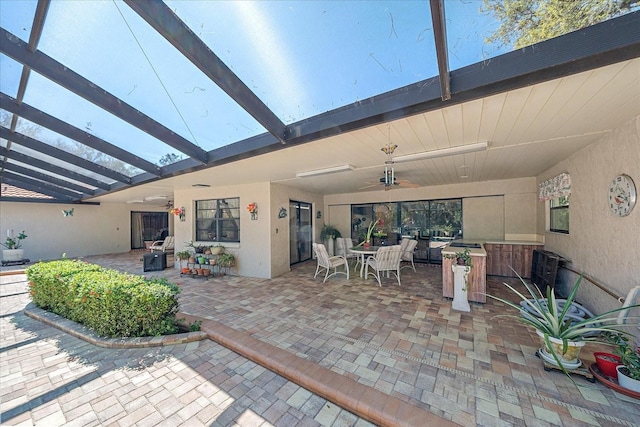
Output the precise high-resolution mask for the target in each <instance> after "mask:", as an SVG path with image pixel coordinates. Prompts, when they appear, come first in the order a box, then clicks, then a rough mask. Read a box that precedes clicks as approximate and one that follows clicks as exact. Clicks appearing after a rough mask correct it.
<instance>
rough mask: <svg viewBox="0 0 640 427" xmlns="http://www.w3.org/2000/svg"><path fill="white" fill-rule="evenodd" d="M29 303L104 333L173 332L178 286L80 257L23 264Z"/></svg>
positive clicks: (175, 324) (114, 335)
mask: <svg viewBox="0 0 640 427" xmlns="http://www.w3.org/2000/svg"><path fill="white" fill-rule="evenodd" d="M27 277H28V278H29V282H30V284H29V286H30V293H31V298H32V300H33V302H34V303H35V304H36V305H37V306H38V307H41V308H43V309H45V310H48V311H52V312H54V313H56V314H58V315H60V316H63V317H65V318H67V319H70V320H73V321H75V322H78V323H82V324H84V325H86V326H88V327H90V328H91V329H93V330H94V331H95V332H96V333H97V334H98V335H101V336H106V337H141V336H155V335H164V334H172V333H175V332H177V329H178V328H177V321H176V319H175V314H176V313H177V311H178V301H177V294H178V293H179V292H180V288H179V287H178V286H177V285H176V284H173V283H170V282H169V281H167V280H166V279H151V280H146V279H145V278H144V277H142V276H135V275H128V274H124V273H120V272H117V271H115V270H108V269H105V268H102V267H100V266H97V265H92V264H87V263H84V262H80V261H71V260H62V261H52V262H41V263H38V264H35V265H33V266H31V267H29V268H28V269H27Z"/></svg>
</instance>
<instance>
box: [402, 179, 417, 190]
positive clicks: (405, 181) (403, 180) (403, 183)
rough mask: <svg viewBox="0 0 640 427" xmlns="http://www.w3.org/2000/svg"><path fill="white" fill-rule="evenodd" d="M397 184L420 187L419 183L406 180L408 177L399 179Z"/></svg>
mask: <svg viewBox="0 0 640 427" xmlns="http://www.w3.org/2000/svg"><path fill="white" fill-rule="evenodd" d="M397 185H399V186H400V187H407V188H418V187H420V186H419V185H418V184H414V183H413V182H411V181H409V180H406V179H399V180H398V181H397Z"/></svg>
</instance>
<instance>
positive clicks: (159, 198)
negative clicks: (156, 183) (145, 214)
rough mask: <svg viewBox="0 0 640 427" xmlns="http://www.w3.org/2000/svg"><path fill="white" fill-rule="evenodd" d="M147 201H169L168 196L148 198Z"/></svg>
mask: <svg viewBox="0 0 640 427" xmlns="http://www.w3.org/2000/svg"><path fill="white" fill-rule="evenodd" d="M144 199H145V200H146V201H152V200H167V196H147V197H145V198H144Z"/></svg>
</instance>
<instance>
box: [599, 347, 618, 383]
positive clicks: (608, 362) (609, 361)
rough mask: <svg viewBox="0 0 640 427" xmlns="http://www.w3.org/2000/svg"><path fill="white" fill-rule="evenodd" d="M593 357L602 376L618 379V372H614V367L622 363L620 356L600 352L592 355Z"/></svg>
mask: <svg viewBox="0 0 640 427" xmlns="http://www.w3.org/2000/svg"><path fill="white" fill-rule="evenodd" d="M593 356H594V357H595V358H596V364H597V365H598V369H599V370H600V372H601V373H602V375H605V376H607V377H611V378H615V379H618V371H616V366H618V365H621V364H622V362H621V361H620V356H617V355H615V354H611V353H605V352H601V351H597V352H595V353H593Z"/></svg>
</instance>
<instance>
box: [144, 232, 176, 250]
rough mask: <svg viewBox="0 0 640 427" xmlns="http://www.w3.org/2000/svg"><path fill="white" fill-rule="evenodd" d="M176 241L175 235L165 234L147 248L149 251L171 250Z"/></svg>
mask: <svg viewBox="0 0 640 427" xmlns="http://www.w3.org/2000/svg"><path fill="white" fill-rule="evenodd" d="M175 243H176V238H175V236H167V237H165V239H164V240H156V241H155V242H153V243H151V246H149V250H150V251H151V252H156V251H157V252H173V249H174V246H175Z"/></svg>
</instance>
